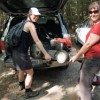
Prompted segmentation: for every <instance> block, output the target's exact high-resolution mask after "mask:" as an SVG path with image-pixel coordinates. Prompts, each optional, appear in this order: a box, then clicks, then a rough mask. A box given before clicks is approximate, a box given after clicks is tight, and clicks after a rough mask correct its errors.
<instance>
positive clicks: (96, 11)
mask: <svg viewBox="0 0 100 100" xmlns="http://www.w3.org/2000/svg"><path fill="white" fill-rule="evenodd" d="M92 13H94V14H97V13H99V11H98V10H94V11H89V14H92Z"/></svg>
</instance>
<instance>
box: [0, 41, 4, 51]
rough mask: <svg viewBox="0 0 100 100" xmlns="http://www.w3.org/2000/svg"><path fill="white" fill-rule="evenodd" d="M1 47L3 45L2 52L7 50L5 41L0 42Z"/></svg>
mask: <svg viewBox="0 0 100 100" xmlns="http://www.w3.org/2000/svg"><path fill="white" fill-rule="evenodd" d="M0 45H1V50H5V45H4V41H0Z"/></svg>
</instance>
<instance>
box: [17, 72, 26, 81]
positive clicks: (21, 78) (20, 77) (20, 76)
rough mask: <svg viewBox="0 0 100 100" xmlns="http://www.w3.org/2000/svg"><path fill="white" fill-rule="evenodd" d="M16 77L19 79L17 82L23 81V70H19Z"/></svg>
mask: <svg viewBox="0 0 100 100" xmlns="http://www.w3.org/2000/svg"><path fill="white" fill-rule="evenodd" d="M18 79H19V82H23V81H24V80H25V77H24V71H19V73H18Z"/></svg>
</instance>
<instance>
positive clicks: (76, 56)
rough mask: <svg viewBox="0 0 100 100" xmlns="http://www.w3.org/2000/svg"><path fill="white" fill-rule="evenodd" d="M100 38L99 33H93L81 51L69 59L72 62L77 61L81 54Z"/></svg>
mask: <svg viewBox="0 0 100 100" xmlns="http://www.w3.org/2000/svg"><path fill="white" fill-rule="evenodd" d="M99 40H100V36H99V35H96V34H93V33H91V34H90V36H89V38H88V40H87V42H86V43H85V44H84V45H83V46H82V48H81V49H80V50H79V52H78V53H77V54H76V55H75V56H73V57H72V58H71V59H70V60H69V61H70V62H74V61H76V60H77V59H78V58H79V57H80V56H81V55H83V54H85V53H86V52H87V51H88V50H89V49H90V48H91V47H92V46H93V45H94V44H95V43H97V42H98V41H99Z"/></svg>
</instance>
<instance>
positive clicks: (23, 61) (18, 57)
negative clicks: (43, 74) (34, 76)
mask: <svg viewBox="0 0 100 100" xmlns="http://www.w3.org/2000/svg"><path fill="white" fill-rule="evenodd" d="M13 61H14V65H15V66H16V69H17V70H28V69H32V62H31V60H30V57H29V55H28V54H27V53H19V52H17V51H13Z"/></svg>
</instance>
